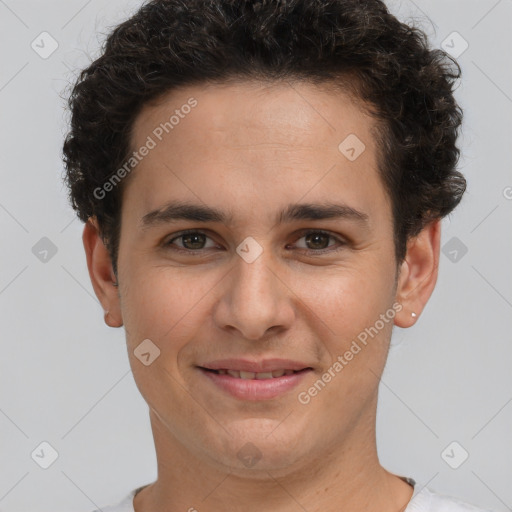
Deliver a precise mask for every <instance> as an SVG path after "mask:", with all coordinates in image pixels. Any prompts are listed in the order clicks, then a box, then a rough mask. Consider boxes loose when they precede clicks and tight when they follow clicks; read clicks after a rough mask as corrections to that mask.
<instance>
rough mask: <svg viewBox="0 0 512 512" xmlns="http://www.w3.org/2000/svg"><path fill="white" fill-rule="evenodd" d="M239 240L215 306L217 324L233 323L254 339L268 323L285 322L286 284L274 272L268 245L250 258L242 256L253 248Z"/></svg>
mask: <svg viewBox="0 0 512 512" xmlns="http://www.w3.org/2000/svg"><path fill="white" fill-rule="evenodd" d="M250 244H251V242H250V241H249V247H244V245H243V243H242V244H240V247H239V248H238V250H237V252H239V251H241V250H242V249H244V248H245V249H246V252H245V253H244V252H241V255H240V254H237V256H236V257H237V258H238V259H237V260H235V268H234V269H233V272H232V273H231V276H230V278H229V280H228V283H227V286H226V289H225V290H224V295H223V297H222V299H221V305H220V306H219V308H218V314H217V322H218V323H219V327H221V328H222V327H223V328H225V327H227V326H231V327H235V328H236V329H237V330H238V331H240V332H241V333H242V334H243V336H244V337H245V338H247V339H258V338H261V337H262V336H264V335H265V333H266V331H267V330H268V329H270V328H272V327H275V328H277V327H281V328H282V327H284V326H289V324H290V322H291V320H292V314H293V310H292V306H291V304H290V301H289V297H288V295H287V293H286V286H285V285H284V284H283V283H282V282H281V280H280V279H278V278H277V277H276V275H275V273H276V272H277V271H276V270H274V269H275V268H276V265H275V264H274V262H273V254H272V251H271V250H270V248H263V247H261V249H262V250H261V252H260V254H259V256H257V257H256V258H255V259H254V260H252V259H251V258H247V257H246V256H247V255H248V254H250V253H251V251H254V250H255V249H256V247H255V246H252V247H251V245H250Z"/></svg>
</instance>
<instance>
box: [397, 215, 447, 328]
mask: <svg viewBox="0 0 512 512" xmlns="http://www.w3.org/2000/svg"><path fill="white" fill-rule="evenodd" d="M440 240H441V220H436V221H433V222H431V223H430V224H428V225H427V226H425V227H424V228H423V229H422V230H421V232H420V233H419V234H418V235H417V236H416V237H414V238H412V239H410V240H409V241H408V243H407V253H406V255H405V259H404V261H403V262H402V265H401V268H400V275H399V278H398V285H397V292H396V300H397V301H398V302H399V303H400V304H402V310H401V311H400V312H399V313H397V314H396V316H395V325H397V326H398V327H411V326H412V325H414V324H415V323H416V320H417V319H418V317H419V315H420V313H421V312H422V311H423V308H424V307H425V305H426V303H427V301H428V299H429V298H430V296H431V295H432V292H433V291H434V287H435V284H436V281H437V275H438V267H439V248H440Z"/></svg>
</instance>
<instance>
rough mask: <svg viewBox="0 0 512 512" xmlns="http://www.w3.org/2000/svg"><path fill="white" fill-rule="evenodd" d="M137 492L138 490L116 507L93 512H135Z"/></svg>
mask: <svg viewBox="0 0 512 512" xmlns="http://www.w3.org/2000/svg"><path fill="white" fill-rule="evenodd" d="M137 490H138V489H134V490H133V491H131V492H130V494H128V495H127V496H125V497H124V498H123V499H122V500H121V501H120V502H118V503H116V504H114V505H108V506H102V507H101V508H98V509H95V510H93V511H92V512H134V508H133V498H134V496H135V493H136V491H137Z"/></svg>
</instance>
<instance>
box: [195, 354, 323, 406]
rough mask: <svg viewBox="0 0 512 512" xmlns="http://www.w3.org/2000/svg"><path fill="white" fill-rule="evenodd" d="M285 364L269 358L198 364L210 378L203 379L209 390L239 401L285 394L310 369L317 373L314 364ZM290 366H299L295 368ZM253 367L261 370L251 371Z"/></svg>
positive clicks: (271, 397)
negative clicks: (262, 360)
mask: <svg viewBox="0 0 512 512" xmlns="http://www.w3.org/2000/svg"><path fill="white" fill-rule="evenodd" d="M281 364H283V366H282V367H279V366H278V364H277V363H276V362H273V363H271V362H269V361H265V362H263V363H260V364H255V363H249V362H241V363H240V362H238V364H237V363H231V364H225V363H223V362H217V363H214V364H210V365H208V366H217V367H216V368H209V367H207V366H198V367H197V369H198V370H199V371H200V372H201V374H202V375H203V376H204V377H205V378H206V379H207V380H204V381H203V382H204V383H206V385H207V386H208V389H209V390H211V389H215V390H217V391H220V392H221V393H222V394H224V395H228V396H230V397H232V398H233V397H234V398H236V399H238V400H244V401H259V400H271V399H276V398H282V397H284V396H285V395H286V394H288V393H289V392H290V391H291V390H292V389H294V388H295V387H297V386H298V385H299V383H300V382H301V381H302V380H303V379H304V378H305V377H306V376H307V375H308V374H309V373H310V372H313V368H312V367H311V366H305V365H301V364H299V363H289V364H286V363H284V362H282V361H281ZM240 366H242V367H243V368H240ZM262 366H263V368H262ZM265 366H266V367H265ZM289 366H295V368H290V367H289ZM251 369H252V370H260V371H250V370H251ZM212 383H213V384H214V386H213V388H212V385H211V384H212Z"/></svg>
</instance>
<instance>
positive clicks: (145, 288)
mask: <svg viewBox="0 0 512 512" xmlns="http://www.w3.org/2000/svg"><path fill="white" fill-rule="evenodd" d="M459 74H460V69H459V67H458V65H457V63H456V62H455V61H453V60H452V59H451V58H450V57H448V56H447V55H446V54H444V52H442V51H441V50H436V49H430V48H429V46H428V43H427V40H426V37H425V35H424V34H423V33H422V32H421V31H420V30H418V29H415V28H412V27H409V26H407V25H405V24H402V23H400V22H399V21H398V20H397V19H396V18H395V17H394V16H392V15H391V14H390V13H389V12H388V10H387V8H386V7H385V5H384V4H383V3H382V2H381V1H379V0H368V1H365V2H361V1H359V0H330V1H321V2H320V1H317V0H294V1H288V2H285V1H276V2H266V1H261V2H252V1H243V2H240V1H235V0H214V1H205V0H187V1H183V0H154V1H151V2H148V3H146V4H145V5H143V6H142V7H141V9H140V10H139V11H138V12H137V13H136V14H135V15H134V16H133V17H131V18H130V19H129V20H127V21H126V22H124V23H123V24H121V25H120V26H118V27H117V28H115V29H114V30H113V31H112V33H111V34H110V35H109V36H108V38H107V40H106V43H105V46H104V48H103V51H102V54H101V56H100V57H99V58H98V59H97V60H95V61H94V62H93V63H92V64H91V65H90V66H89V67H88V68H87V69H85V70H84V71H82V73H81V74H80V76H79V79H78V81H77V83H76V84H75V86H74V89H73V91H72V94H71V97H70V108H71V114H72V117H71V129H70V132H69V134H68V136H67V138H66V141H65V144H64V157H65V163H66V169H67V174H66V179H67V183H68V186H69V190H70V198H71V202H72V204H73V207H74V208H75V210H76V211H77V213H78V216H79V217H80V219H81V220H82V221H84V222H86V228H85V230H84V245H85V248H86V252H87V260H88V266H89V271H90V275H91V279H92V282H93V286H94V289H95V291H96V294H97V295H98V297H99V298H100V300H101V302H102V304H103V306H104V308H105V309H106V310H108V311H109V312H110V316H109V319H108V323H109V325H112V326H120V325H123V324H124V325H125V328H126V331H127V343H128V348H129V354H130V361H131V364H132V369H133V372H134V376H135V379H136V382H137V385H138V386H139V389H140V390H141V393H142V394H143V396H144V398H145V399H146V400H147V401H148V404H149V405H150V408H151V411H152V413H153V414H154V419H155V421H158V423H159V425H160V428H161V431H166V432H167V433H168V434H170V435H172V436H173V437H174V438H175V439H177V440H179V442H180V443H181V444H182V445H183V446H186V447H187V448H189V449H190V451H191V452H194V453H195V454H196V455H202V456H205V457H209V458H210V460H212V461H213V460H216V461H221V463H222V464H225V465H230V464H233V463H234V462H233V461H234V460H235V459H234V458H233V454H236V452H237V450H239V449H240V447H242V446H243V445H244V443H245V442H246V441H252V442H253V444H255V445H256V446H258V449H259V450H261V452H262V453H263V458H262V462H263V464H267V466H264V467H266V468H267V469H269V468H274V469H276V468H278V467H281V468H282V467H285V466H290V465H293V464H295V462H296V461H297V460H298V458H299V457H300V456H301V455H304V454H305V453H309V452H310V451H312V450H316V451H317V453H321V452H322V450H324V451H327V450H329V449H330V448H331V447H332V444H333V443H335V442H336V440H337V439H338V440H339V439H340V434H343V435H345V436H346V437H347V438H348V437H350V436H355V435H356V434H355V432H356V429H355V426H356V425H357V424H358V422H360V424H361V423H363V424H364V425H366V426H367V427H368V429H369V430H367V431H368V432H369V431H371V423H372V422H373V421H374V409H375V403H376V397H377V388H378V377H379V376H380V373H381V372H382V370H383V367H384V364H385V360H386V355H387V349H388V346H389V340H390V337H391V332H392V327H393V325H399V326H401V327H408V326H410V325H412V323H414V321H415V318H416V317H415V316H412V313H413V312H414V313H415V315H416V316H417V315H418V314H419V313H420V312H421V310H422V309H423V307H424V305H425V304H426V302H427V300H428V298H429V297H430V295H431V293H432V290H433V288H434V286H435V281H436V277H437V264H438V255H439V236H440V235H439V223H440V219H441V218H442V217H444V216H445V215H447V214H448V213H449V212H451V211H452V210H453V208H454V207H455V206H456V205H457V204H458V203H459V201H460V199H461V197H462V194H463V192H464V189H465V180H464V178H463V177H462V175H461V174H460V173H459V172H458V171H457V170H456V168H455V167H456V163H457V160H458V156H459V150H458V148H457V146H456V139H457V132H458V128H459V126H460V124H461V119H462V113H461V110H460V108H459V107H458V105H457V104H456V102H455V100H454V97H453V86H454V83H455V80H456V79H457V78H458V77H459ZM142 148H145V149H142ZM134 152H135V154H134ZM299 203H300V204H301V205H302V207H297V205H298V204H299ZM305 203H307V205H309V206H307V205H306V206H305ZM171 204H172V208H168V207H169V206H170V205H171ZM192 204H193V205H195V206H194V207H192V206H191V205H192ZM293 205H295V206H293ZM318 205H323V206H324V208H323V211H321V212H320V209H319V208H318ZM333 205H337V207H333ZM198 206H199V207H201V208H197V207H198ZM166 208H167V210H166ZM185 230H192V231H193V232H190V233H189V234H188V235H186V234H185V233H184V231H185ZM315 230H316V231H315ZM319 231H320V232H324V233H323V234H322V233H319ZM198 232H200V233H198ZM307 232H314V233H312V234H311V233H309V234H308V233H307ZM325 233H327V234H325ZM184 235H186V236H185V238H184ZM329 236H331V239H330V242H329ZM187 237H188V238H187ZM332 237H334V238H332ZM301 240H305V242H300V241H301ZM319 240H320V244H319V245H320V246H321V247H320V248H319V247H318V245H317V244H318V241H319ZM322 242H327V244H325V246H324V245H323V243H322ZM332 242H334V244H333V243H332ZM194 251H195V252H194ZM192 253H193V254H192ZM244 253H245V254H244ZM249 254H250V255H251V256H250V257H244V256H247V255H249ZM113 279H114V280H117V282H118V285H119V286H117V287H116V286H113V285H112V280H113ZM383 317H385V318H383ZM377 322H380V323H377ZM381 324H382V326H381ZM362 333H366V339H365V340H364V341H365V343H363V341H362V340H363V338H364V335H362ZM146 339H149V340H151V344H152V345H151V347H153V346H154V347H157V348H158V350H159V351H160V352H159V354H160V355H159V356H158V358H156V359H154V361H153V362H152V363H151V365H148V366H146V365H144V364H141V361H140V360H139V359H137V357H136V355H135V353H134V351H136V349H137V347H139V346H140V343H141V342H142V341H143V340H146ZM355 340H359V343H356V345H357V346H358V347H359V351H358V350H357V348H355V347H354V345H353V342H354V341H355ZM152 350H153V349H152ZM347 351H349V352H350V351H351V352H352V354H353V355H352V356H350V360H349V361H347V364H346V365H345V364H342V363H341V362H340V360H339V359H338V356H340V355H341V356H343V354H347ZM355 354H357V356H355ZM228 357H233V358H238V359H246V360H250V361H252V362H257V361H261V360H263V359H266V358H272V359H275V358H281V359H288V360H289V359H292V360H294V361H295V362H301V363H304V365H306V366H307V368H310V370H307V371H304V372H303V373H302V374H301V377H300V378H301V379H302V380H301V383H300V386H299V388H298V387H295V388H294V389H293V391H289V392H286V393H284V394H282V395H279V396H276V397H273V398H269V399H266V400H251V399H250V398H249V397H245V398H244V399H241V398H234V397H232V396H231V395H229V394H225V393H224V392H223V391H222V390H220V389H217V388H215V389H211V387H210V386H209V380H208V379H209V378H210V376H209V375H207V373H208V370H206V371H205V370H204V368H208V367H209V365H210V366H212V362H215V361H217V362H218V361H219V360H224V359H226V358H228ZM336 361H337V362H338V363H339V364H342V366H343V368H342V369H339V366H336V368H334V367H333V365H335V363H336ZM344 361H345V359H344ZM283 364H284V363H283ZM210 370H212V368H210ZM264 370H265V368H263V367H262V371H264ZM326 372H327V373H329V374H330V375H331V378H330V379H327V378H325V379H324V380H323V381H322V382H324V386H323V387H321V385H320V384H317V385H316V388H315V389H317V391H316V392H315V391H311V392H309V391H308V390H310V389H312V387H315V386H314V383H315V382H318V380H319V379H320V380H322V376H323V375H326ZM326 380H328V381H329V382H328V384H327V383H326ZM320 387H321V392H320V389H319V388H320ZM300 391H302V392H305V394H302V400H301V399H300V397H299V392H300ZM191 395H192V396H193V398H194V401H195V402H194V401H191V399H190V396H191ZM317 395H318V396H317ZM307 397H309V399H308V398H307ZM313 397H314V400H312V398H313ZM283 405H285V406H286V407H285V409H289V410H293V411H294V413H293V417H294V421H293V422H284V423H283V418H284V416H285V414H283ZM329 415H330V416H329ZM327 416H329V417H330V418H331V421H332V422H333V423H335V424H336V428H333V427H332V425H326V424H324V423H322V420H323V419H324V418H326V417H327ZM156 418H158V420H156ZM277 425H280V427H279V429H278V430H275V429H276V426H277ZM274 431H275V432H274ZM269 432H274V433H273V435H272V436H269ZM358 435H359V434H358ZM299 439H301V440H302V444H301V447H300V448H299V449H297V448H296V445H297V443H298V440H299ZM293 446H295V449H294V450H292V447H293ZM276 447H279V449H276ZM226 448H227V450H226ZM221 453H222V454H223V455H222V456H221V457H220V458H219V454H221ZM216 457H217V458H216ZM239 464H240V467H243V464H242V462H240V463H239ZM262 467H263V466H262Z"/></svg>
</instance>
